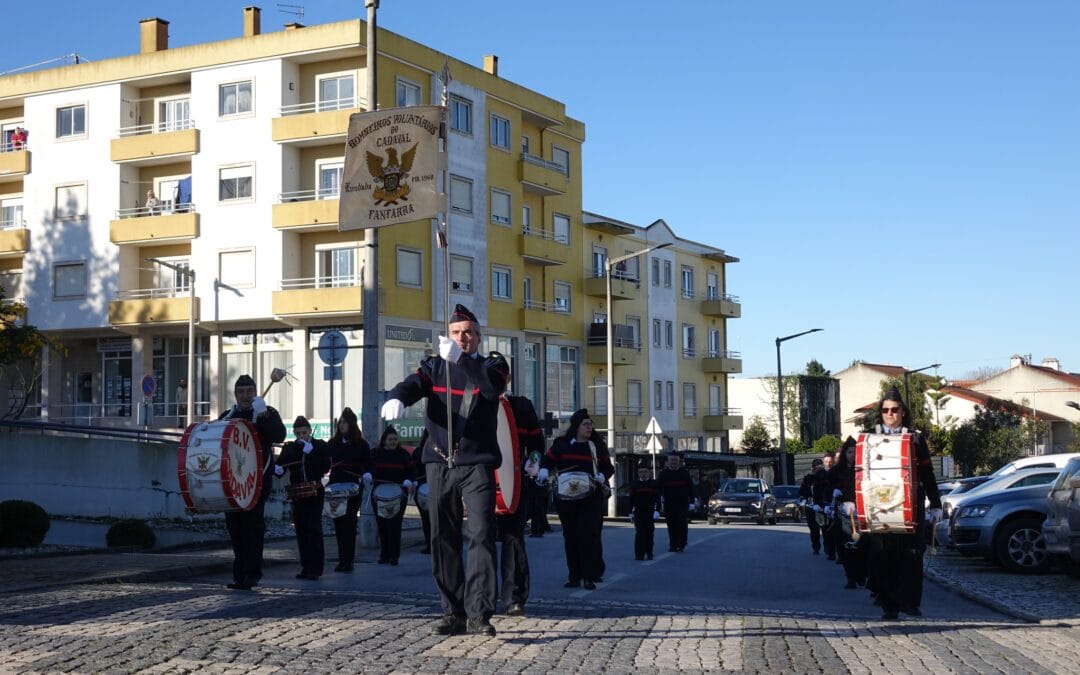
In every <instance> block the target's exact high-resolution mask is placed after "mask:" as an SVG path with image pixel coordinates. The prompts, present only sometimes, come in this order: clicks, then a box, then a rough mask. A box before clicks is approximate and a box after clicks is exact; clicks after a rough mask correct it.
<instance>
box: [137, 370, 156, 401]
mask: <svg viewBox="0 0 1080 675" xmlns="http://www.w3.org/2000/svg"><path fill="white" fill-rule="evenodd" d="M141 386H142V393H143V396H145V397H146V398H154V394H155V393H157V380H155V379H154V376H153V375H151V374H149V373H147V374H146V375H143V378H142V384H141Z"/></svg>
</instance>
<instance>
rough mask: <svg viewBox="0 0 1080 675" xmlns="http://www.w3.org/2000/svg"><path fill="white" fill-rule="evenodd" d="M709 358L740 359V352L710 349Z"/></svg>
mask: <svg viewBox="0 0 1080 675" xmlns="http://www.w3.org/2000/svg"><path fill="white" fill-rule="evenodd" d="M709 358H710V359H741V358H742V352H733V351H724V350H722V349H710V350H709Z"/></svg>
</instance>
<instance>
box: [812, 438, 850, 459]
mask: <svg viewBox="0 0 1080 675" xmlns="http://www.w3.org/2000/svg"><path fill="white" fill-rule="evenodd" d="M843 445H844V442H843V441H841V440H840V437H839V436H833V435H832V434H827V435H825V436H822V437H821V438H819V439H817V440H816V441H814V446H813V447H812V448H810V454H812V455H817V456H818V457H824V456H825V455H827V454H828V455H834V454H836V451H837V450H839V449H840V447H841V446H843Z"/></svg>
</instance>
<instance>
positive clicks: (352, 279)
mask: <svg viewBox="0 0 1080 675" xmlns="http://www.w3.org/2000/svg"><path fill="white" fill-rule="evenodd" d="M358 286H360V275H359V274H343V275H340V276H321V277H306V278H298V279H282V280H281V290H283V291H299V290H304V289H310V288H351V287H358Z"/></svg>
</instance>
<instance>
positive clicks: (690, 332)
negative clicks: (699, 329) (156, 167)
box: [682, 323, 697, 359]
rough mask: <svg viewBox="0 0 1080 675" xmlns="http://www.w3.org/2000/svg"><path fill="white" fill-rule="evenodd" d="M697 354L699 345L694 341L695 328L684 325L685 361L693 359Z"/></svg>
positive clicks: (683, 350) (683, 345) (683, 351)
mask: <svg viewBox="0 0 1080 675" xmlns="http://www.w3.org/2000/svg"><path fill="white" fill-rule="evenodd" d="M696 353H697V344H696V342H695V340H694V327H693V326H690V325H687V324H685V323H684V324H683V327H682V355H683V358H684V359H692V358H694V355H695V354H696Z"/></svg>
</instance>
